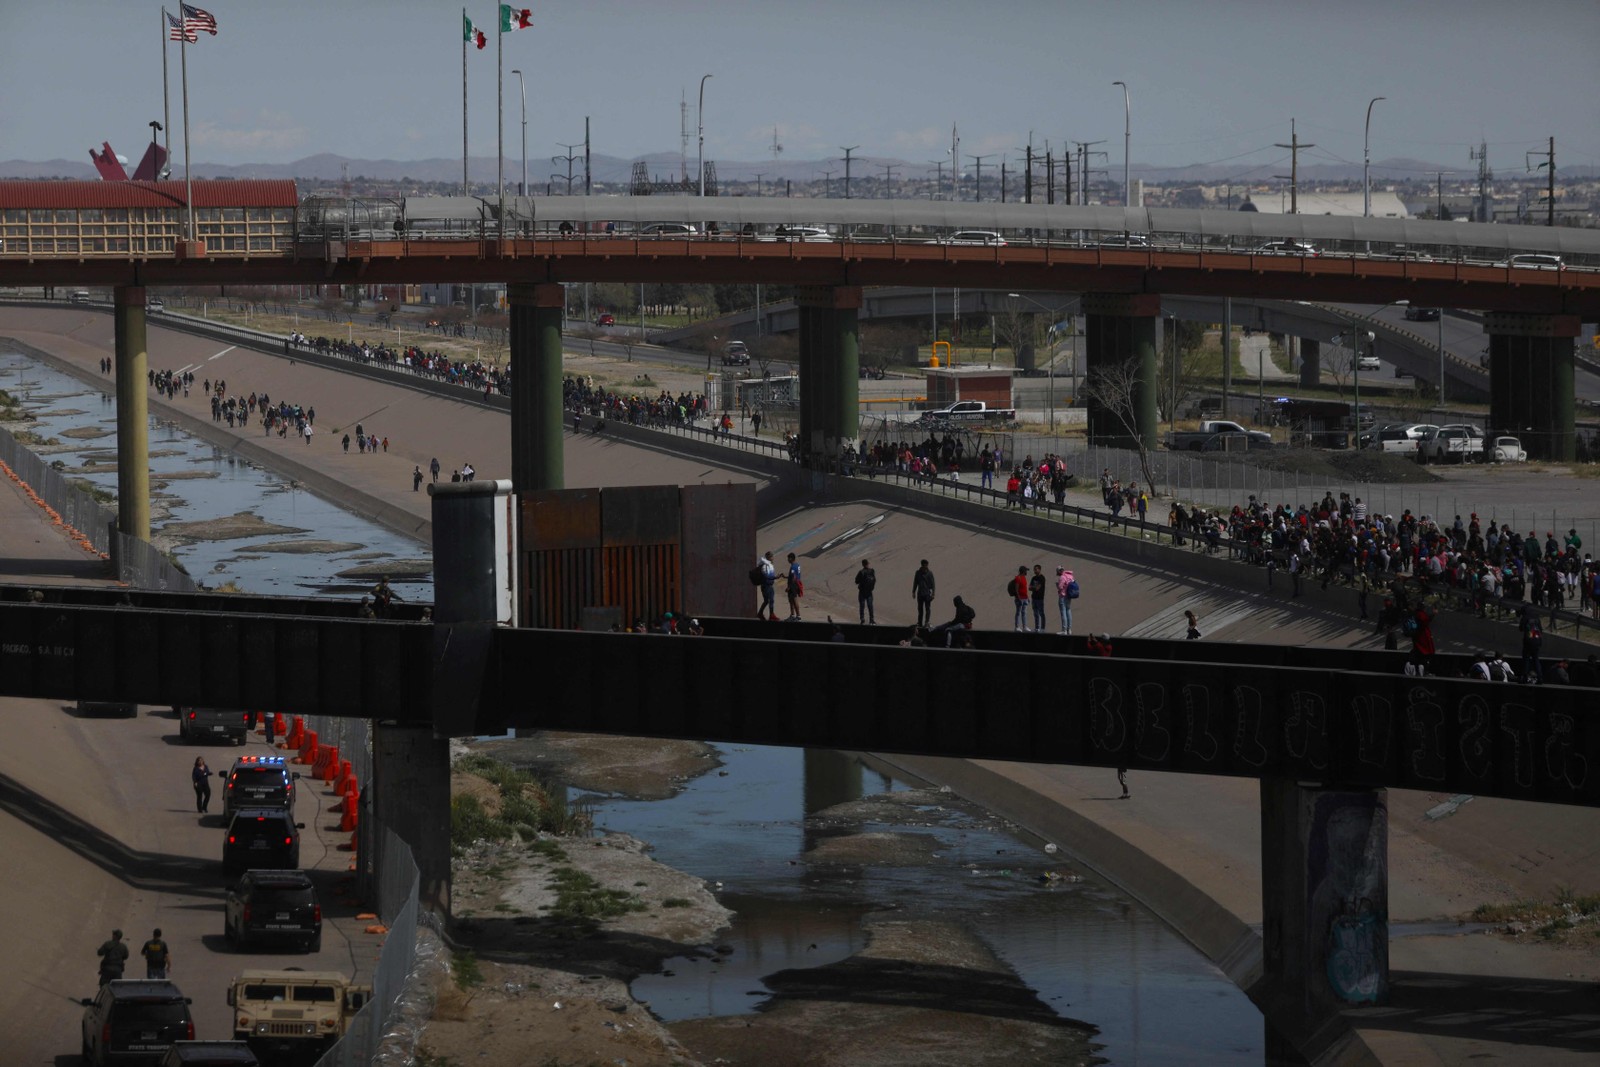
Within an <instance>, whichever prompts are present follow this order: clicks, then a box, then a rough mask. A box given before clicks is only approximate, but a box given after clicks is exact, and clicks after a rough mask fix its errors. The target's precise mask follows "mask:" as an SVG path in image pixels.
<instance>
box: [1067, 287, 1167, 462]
mask: <svg viewBox="0 0 1600 1067" xmlns="http://www.w3.org/2000/svg"><path fill="white" fill-rule="evenodd" d="M1083 312H1084V340H1085V352H1084V370H1085V375H1084V388H1083V389H1082V390H1081V393H1082V395H1083V397H1084V406H1085V407H1086V408H1087V409H1088V416H1089V440H1090V441H1091V442H1092V443H1094V444H1101V445H1114V446H1118V447H1122V448H1133V447H1135V446H1136V442H1137V441H1139V440H1143V442H1144V444H1145V447H1147V448H1154V447H1156V435H1157V431H1158V428H1159V418H1158V415H1157V407H1156V390H1157V389H1158V388H1159V387H1160V385H1159V383H1158V382H1157V381H1156V377H1157V370H1158V367H1159V364H1158V363H1157V361H1156V353H1157V351H1158V347H1157V346H1158V345H1159V343H1160V333H1161V297H1160V296H1159V295H1156V294H1153V293H1085V294H1084V295H1083Z"/></svg>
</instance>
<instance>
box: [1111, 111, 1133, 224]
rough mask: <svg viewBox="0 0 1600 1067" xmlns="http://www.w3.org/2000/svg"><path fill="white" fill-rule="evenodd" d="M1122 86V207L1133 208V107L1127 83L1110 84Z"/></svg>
mask: <svg viewBox="0 0 1600 1067" xmlns="http://www.w3.org/2000/svg"><path fill="white" fill-rule="evenodd" d="M1111 84H1112V85H1120V86H1122V206H1123V207H1132V206H1133V182H1132V181H1130V180H1129V178H1128V145H1129V143H1130V141H1131V139H1132V137H1133V106H1132V105H1131V104H1129V102H1128V83H1127V82H1120V81H1118V82H1112V83H1111Z"/></svg>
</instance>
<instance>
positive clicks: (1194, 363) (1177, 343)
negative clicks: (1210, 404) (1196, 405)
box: [1156, 319, 1215, 420]
mask: <svg viewBox="0 0 1600 1067" xmlns="http://www.w3.org/2000/svg"><path fill="white" fill-rule="evenodd" d="M1167 321H1168V325H1169V328H1171V329H1172V336H1171V338H1170V339H1169V340H1168V342H1167V343H1166V344H1163V345H1162V346H1161V355H1160V359H1159V361H1158V363H1157V370H1156V379H1157V381H1158V382H1159V383H1160V384H1159V387H1158V388H1157V389H1156V409H1157V412H1158V413H1159V414H1160V416H1161V418H1163V419H1168V420H1170V419H1173V418H1176V413H1177V412H1180V411H1183V410H1185V409H1186V408H1188V406H1189V401H1190V400H1192V399H1193V398H1194V397H1195V396H1196V395H1197V394H1199V393H1204V392H1206V391H1207V380H1208V379H1210V378H1214V377H1215V374H1214V373H1213V370H1212V367H1211V366H1210V360H1208V359H1202V358H1198V357H1199V356H1200V353H1201V349H1202V346H1203V345H1204V343H1205V335H1206V329H1205V324H1204V323H1199V322H1186V321H1184V320H1181V319H1169V320H1167ZM1174 359H1176V360H1177V361H1178V367H1177V371H1178V374H1177V380H1176V381H1174V380H1173V373H1172V372H1173V366H1172V361H1173V360H1174Z"/></svg>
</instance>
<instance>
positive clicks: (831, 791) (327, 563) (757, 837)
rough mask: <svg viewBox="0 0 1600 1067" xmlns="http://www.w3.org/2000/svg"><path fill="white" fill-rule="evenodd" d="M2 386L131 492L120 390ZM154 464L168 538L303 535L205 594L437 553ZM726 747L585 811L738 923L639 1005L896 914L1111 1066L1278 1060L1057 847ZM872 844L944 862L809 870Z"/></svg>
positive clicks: (1231, 1000)
mask: <svg viewBox="0 0 1600 1067" xmlns="http://www.w3.org/2000/svg"><path fill="white" fill-rule="evenodd" d="M0 389H4V390H6V391H8V392H10V393H11V394H12V395H14V396H16V397H19V398H21V399H22V400H23V401H24V404H25V406H26V408H27V410H29V411H31V412H33V413H34V414H35V415H36V416H37V422H36V423H33V424H31V425H29V426H26V427H22V426H13V427H12V429H13V431H14V432H15V431H16V430H19V429H30V430H32V431H33V432H34V433H36V434H38V435H39V437H41V438H44V439H50V438H56V439H57V440H59V441H60V442H61V444H62V445H63V446H70V447H64V448H59V449H58V448H39V447H37V446H35V450H36V451H38V452H40V453H41V454H43V455H45V457H46V458H47V459H49V460H52V461H53V460H60V461H61V462H62V463H63V464H64V465H65V466H66V467H68V468H74V469H76V468H84V467H88V466H91V464H90V461H94V462H93V466H95V467H99V468H102V469H100V470H86V471H76V470H75V471H74V473H75V474H76V475H78V476H82V477H85V478H87V479H88V480H89V481H90V482H92V483H94V484H96V485H99V486H103V487H105V488H107V489H111V490H113V491H114V490H115V488H116V462H115V448H116V434H115V430H116V412H115V408H114V405H113V402H112V390H111V383H110V381H109V380H108V381H107V382H106V384H105V388H104V389H101V388H97V387H96V386H95V385H90V384H86V383H84V382H82V381H80V380H78V379H77V378H74V377H72V376H70V375H67V374H64V373H61V372H59V371H56V370H54V369H53V368H50V367H46V366H42V365H40V364H37V363H35V362H34V361H32V360H30V359H28V358H27V357H25V356H22V355H19V354H17V353H13V352H0ZM67 431H90V432H98V431H104V432H100V433H98V435H97V436H93V437H90V438H83V439H80V438H73V437H64V436H62V434H63V433H65V432H67ZM150 451H151V455H152V460H151V467H152V470H153V472H154V473H153V474H152V480H153V481H159V480H161V475H162V474H163V473H167V472H192V473H189V474H188V475H187V476H186V477H184V478H182V479H172V480H170V481H169V482H168V486H167V489H166V491H165V492H166V494H167V495H166V496H164V497H161V498H159V499H158V500H157V501H156V503H157V504H158V505H164V506H166V507H167V508H169V509H170V515H169V516H167V517H164V518H162V517H158V518H154V519H153V520H152V526H153V528H154V532H155V533H159V532H160V528H161V527H162V526H163V525H165V523H166V522H168V521H194V520H198V519H209V518H217V517H222V516H228V515H234V514H237V513H240V512H253V513H254V514H256V515H257V516H259V517H261V518H262V519H265V520H267V521H269V522H271V523H274V524H276V525H279V526H285V527H292V528H294V529H295V530H296V531H297V532H295V533H292V534H274V535H270V536H267V537H256V538H249V539H241V540H225V541H197V542H195V543H193V544H189V545H183V546H180V547H178V548H177V549H175V552H174V554H175V555H176V557H177V558H178V559H179V560H180V561H181V562H182V563H183V565H184V567H185V568H186V569H187V570H188V571H189V573H190V574H191V575H192V576H193V577H194V578H196V579H197V580H198V581H201V582H203V583H205V584H206V585H208V586H217V585H221V584H223V583H225V582H232V583H234V584H235V585H236V586H237V587H238V589H239V590H240V591H242V592H249V593H263V594H273V595H288V596H306V595H319V594H335V595H357V594H359V593H361V592H364V591H365V590H366V588H367V587H368V586H370V584H371V579H364V580H346V579H340V578H338V577H337V573H338V572H339V571H340V570H343V569H346V568H349V567H353V566H356V565H358V564H360V563H364V562H371V561H372V560H374V559H386V558H395V559H399V558H404V559H415V558H425V557H427V556H428V555H429V554H430V550H429V548H428V546H425V545H419V544H417V543H416V542H415V541H412V540H411V539H409V538H406V537H403V536H401V535H399V534H395V533H392V532H390V531H388V530H386V529H384V528H382V527H379V526H377V525H375V524H373V523H370V522H368V521H366V520H365V519H362V518H360V517H358V516H356V515H354V514H352V513H350V512H347V511H345V510H343V509H341V508H340V507H338V506H337V505H335V504H333V503H331V502H329V501H326V500H324V499H322V498H320V497H318V496H316V495H314V494H312V493H310V492H308V491H305V490H302V489H298V488H295V487H293V486H292V484H291V483H290V482H289V481H288V480H287V479H285V478H282V477H279V476H278V475H276V474H274V473H272V472H271V471H267V470H264V469H261V468H259V467H255V466H251V465H249V464H246V463H244V462H243V461H241V460H238V459H237V458H236V457H234V456H232V455H231V454H229V453H228V452H227V451H226V450H224V449H221V448H217V447H215V446H213V445H211V444H209V443H207V442H205V441H203V440H200V439H198V438H195V437H192V436H191V435H189V434H187V433H184V432H183V431H180V430H178V429H176V428H175V427H173V426H171V425H170V424H166V423H162V422H161V421H160V420H159V419H152V420H151V428H150ZM196 475H199V477H196ZM295 540H304V541H311V540H319V541H336V542H344V543H348V544H351V545H355V546H359V547H354V548H349V549H343V550H341V551H339V552H335V553H307V554H296V553H285V552H262V551H259V548H258V546H259V545H261V544H264V543H268V542H277V541H295ZM252 549H256V550H254V551H252ZM431 595H432V593H431V582H430V581H429V580H428V579H423V580H422V583H421V585H420V586H419V585H412V586H411V587H410V588H409V589H407V596H408V597H409V598H411V599H422V600H427V599H431ZM719 751H720V753H721V758H722V761H723V765H722V767H721V768H720V769H719V770H718V771H715V772H712V773H709V774H706V775H702V776H701V777H699V778H697V779H696V780H694V781H692V782H690V783H688V785H687V787H686V788H685V789H684V791H683V792H682V793H680V794H679V795H678V796H676V797H674V798H672V799H670V800H662V801H632V800H627V799H622V798H617V797H595V796H588V797H584V798H582V801H581V802H582V803H584V804H586V805H587V806H589V807H590V809H591V810H592V811H593V813H594V816H595V821H596V824H597V825H598V826H603V827H605V828H607V829H612V830H621V831H624V832H627V833H629V834H632V835H634V836H636V837H638V838H640V839H642V840H645V841H648V842H651V843H652V844H653V845H654V847H655V854H656V856H657V858H658V859H660V860H661V861H662V862H664V863H666V864H668V865H669V866H672V867H676V868H678V869H680V870H683V871H687V872H689V873H691V874H694V875H697V876H699V877H702V878H705V879H706V880H707V881H710V882H720V883H722V888H721V889H720V890H719V891H718V896H719V897H720V898H721V899H722V900H723V902H724V903H726V904H727V905H728V906H729V907H731V908H733V909H734V910H735V912H736V913H737V918H736V919H735V921H734V925H733V928H732V930H731V931H729V932H728V933H727V934H726V935H725V936H724V938H723V940H724V941H726V942H727V943H728V944H730V945H732V946H733V948H734V952H733V953H732V955H731V956H730V957H728V958H727V960H726V961H725V962H724V963H723V964H722V965H721V966H719V967H716V968H712V967H708V966H705V965H704V964H700V963H698V962H696V961H691V960H687V959H685V960H674V961H671V962H669V963H668V964H667V968H666V969H667V970H668V971H670V972H672V975H671V976H667V975H648V976H644V977H642V978H640V979H639V980H638V981H636V982H635V983H634V993H635V995H636V996H637V997H638V998H639V999H641V1000H643V1001H645V1002H647V1003H648V1004H649V1006H650V1008H651V1010H652V1011H654V1012H655V1013H656V1014H657V1015H658V1016H660V1017H661V1018H663V1019H665V1020H667V1021H676V1020H681V1019H689V1018H699V1017H709V1016H718V1015H731V1014H739V1013H742V1012H749V1011H754V1010H755V1009H756V1008H757V1006H758V1005H760V1004H761V1003H762V1001H763V1000H764V999H765V998H766V997H767V996H768V995H769V991H768V990H767V989H766V988H765V987H764V986H763V985H762V982H761V979H762V977H763V976H764V975H769V974H773V973H775V972H777V971H782V970H787V969H792V968H806V967H815V966H821V965H825V964H829V963H835V962H838V961H840V960H843V959H845V958H847V957H848V956H850V955H851V954H853V953H855V952H856V951H858V950H859V949H861V948H862V947H863V946H864V945H865V941H866V936H865V933H864V926H863V919H864V917H865V916H867V915H869V914H871V913H881V912H884V911H890V910H892V911H894V912H897V913H898V915H897V917H903V918H926V917H937V918H940V919H942V920H945V921H953V922H958V923H961V924H962V925H965V926H966V927H967V928H969V929H970V930H972V931H973V932H975V933H976V934H977V935H978V936H979V937H981V938H982V939H983V941H984V942H985V943H986V944H987V945H988V946H989V948H990V949H991V951H993V952H994V953H995V955H996V956H998V957H999V958H1000V959H1001V960H1003V961H1004V962H1005V963H1006V964H1008V965H1009V966H1010V967H1011V968H1012V969H1013V970H1015V971H1016V973H1017V974H1018V975H1019V976H1020V977H1021V979H1022V981H1023V982H1024V983H1025V984H1027V985H1028V986H1029V987H1030V988H1032V989H1033V990H1034V991H1035V992H1036V993H1037V995H1038V997H1039V999H1040V1000H1041V1001H1042V1002H1043V1003H1044V1004H1046V1005H1047V1006H1049V1007H1050V1008H1051V1009H1052V1010H1054V1011H1055V1012H1056V1013H1057V1014H1059V1015H1061V1016H1063V1017H1068V1018H1073V1019H1079V1020H1082V1021H1084V1022H1088V1023H1091V1024H1093V1025H1094V1026H1096V1027H1098V1028H1099V1031H1100V1032H1099V1034H1098V1035H1097V1036H1096V1037H1095V1039H1094V1040H1095V1041H1097V1042H1098V1043H1101V1044H1103V1045H1104V1051H1103V1052H1102V1053H1101V1054H1102V1055H1103V1056H1105V1057H1106V1058H1107V1059H1109V1060H1110V1061H1111V1062H1112V1063H1115V1064H1128V1065H1133V1064H1142V1065H1153V1067H1156V1065H1173V1067H1177V1065H1184V1064H1251V1063H1261V1062H1262V1057H1263V1052H1262V1047H1263V1040H1262V1022H1261V1016H1260V1014H1259V1013H1258V1012H1257V1011H1256V1009H1255V1007H1254V1006H1253V1005H1252V1004H1251V1003H1250V1001H1249V1000H1248V999H1247V998H1246V997H1245V996H1244V994H1242V993H1241V992H1239V990H1238V989H1237V988H1235V987H1234V985H1233V984H1232V983H1231V982H1229V981H1228V980H1227V978H1226V977H1224V976H1223V975H1222V974H1221V973H1220V972H1219V971H1218V970H1217V969H1216V968H1215V967H1213V966H1212V965H1211V964H1210V963H1209V962H1208V961H1207V960H1206V959H1205V958H1204V957H1203V956H1201V955H1200V954H1199V953H1198V952H1197V951H1195V950H1194V949H1193V948H1192V947H1191V946H1190V945H1189V944H1188V943H1187V942H1185V941H1184V940H1183V939H1182V938H1180V937H1179V936H1178V935H1177V934H1175V933H1173V932H1172V931H1171V930H1170V929H1168V928H1167V927H1166V926H1165V925H1164V924H1162V923H1161V922H1160V920H1158V919H1157V918H1155V916H1153V915H1152V914H1150V913H1149V912H1148V911H1146V910H1144V909H1143V908H1141V907H1140V906H1139V905H1137V904H1135V903H1134V902H1132V901H1131V900H1129V899H1128V898H1126V897H1125V896H1123V895H1122V894H1120V893H1119V892H1118V891H1117V890H1115V889H1114V888H1112V887H1110V886H1109V885H1107V884H1105V883H1103V882H1101V881H1099V880H1098V879H1096V878H1094V877H1093V876H1092V875H1089V874H1087V873H1086V872H1084V871H1083V870H1082V869H1081V868H1079V867H1077V866H1075V865H1073V864H1071V863H1070V862H1068V861H1067V860H1066V858H1065V857H1062V856H1060V855H1050V854H1048V853H1046V852H1045V851H1044V848H1043V844H1044V843H1043V842H1040V841H1029V840H1025V839H1023V838H1022V837H1021V836H1018V835H1017V833H1016V832H1015V831H1014V829H1013V828H1009V827H1008V826H1007V825H1006V824H1004V823H1003V822H1002V821H1001V820H999V819H996V818H995V817H993V816H991V815H988V814H986V813H984V812H982V811H981V810H979V809H975V808H973V807H971V806H970V805H966V804H964V803H963V802H961V801H959V799H957V798H955V797H952V796H949V795H945V796H943V797H941V798H939V800H938V802H937V803H928V804H921V805H917V806H915V807H914V809H913V810H912V811H911V812H910V813H907V814H901V815H898V816H896V817H894V818H893V819H892V820H889V821H874V819H873V818H872V817H870V816H869V817H866V818H854V817H850V816H848V815H846V816H839V815H836V814H824V815H818V813H822V812H828V811H829V810H830V809H835V806H836V805H840V804H844V805H849V804H850V803H851V802H855V801H859V800H861V799H862V798H870V797H872V796H873V795H875V794H882V793H898V792H904V791H906V790H908V789H910V788H912V787H911V786H910V785H909V784H907V783H904V782H901V781H897V780H895V779H894V778H893V777H890V776H889V775H888V774H887V773H885V772H883V771H881V770H872V769H869V768H867V767H866V766H864V765H862V764H861V763H860V762H858V761H856V760H855V759H853V758H851V757H847V756H843V755H841V754H838V753H829V752H802V751H799V750H794V749H781V748H730V747H722V748H721V749H720V750H719ZM835 810H844V811H848V810H849V809H848V807H847V808H845V809H835ZM867 810H868V811H871V810H874V809H871V808H868V809H867ZM808 816H811V817H810V818H808ZM874 832H892V833H897V834H912V835H927V836H929V837H931V838H932V843H931V844H930V845H928V846H927V848H928V850H929V851H928V855H929V858H928V859H927V860H926V861H925V862H917V863H912V864H908V865H899V866H896V865H879V864H875V863H865V864H854V865H844V864H819V863H815V862H812V861H811V860H809V859H808V857H807V853H808V852H810V851H811V849H812V848H813V847H814V846H815V845H816V844H817V843H818V842H819V841H821V840H823V839H825V838H827V837H829V836H831V835H840V834H847V833H874ZM1051 875H1062V876H1064V877H1061V878H1051V877H1050V876H1051ZM1073 878H1078V879H1081V880H1077V881H1074V880H1072V879H1073ZM1041 879H1044V880H1041Z"/></svg>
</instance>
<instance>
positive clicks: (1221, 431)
mask: <svg viewBox="0 0 1600 1067" xmlns="http://www.w3.org/2000/svg"><path fill="white" fill-rule="evenodd" d="M1240 435H1242V436H1240ZM1238 441H1243V442H1244V444H1243V446H1242V447H1244V448H1271V447H1272V435H1271V434H1270V433H1267V432H1266V431H1264V430H1247V429H1245V428H1244V427H1243V426H1240V425H1239V424H1238V423H1237V422H1229V421H1228V420H1227V419H1202V420H1201V422H1200V428H1199V429H1198V430H1177V431H1175V432H1173V433H1169V434H1167V447H1168V448H1170V449H1173V450H1174V451H1178V452H1182V451H1189V452H1209V451H1218V450H1221V449H1230V450H1231V449H1233V448H1239V447H1241V446H1240V445H1238V444H1236V443H1235V442H1238Z"/></svg>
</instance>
